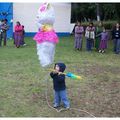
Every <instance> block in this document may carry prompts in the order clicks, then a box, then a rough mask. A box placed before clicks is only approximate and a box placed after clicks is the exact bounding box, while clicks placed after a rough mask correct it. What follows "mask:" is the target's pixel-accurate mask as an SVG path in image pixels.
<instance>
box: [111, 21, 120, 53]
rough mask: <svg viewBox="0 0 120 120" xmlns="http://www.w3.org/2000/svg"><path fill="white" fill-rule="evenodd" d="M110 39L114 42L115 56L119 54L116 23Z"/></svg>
mask: <svg viewBox="0 0 120 120" xmlns="http://www.w3.org/2000/svg"><path fill="white" fill-rule="evenodd" d="M112 38H113V41H114V52H115V54H119V53H120V24H119V23H116V26H115V28H114V29H113V31H112Z"/></svg>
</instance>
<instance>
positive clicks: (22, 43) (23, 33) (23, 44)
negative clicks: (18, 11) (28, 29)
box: [20, 25, 26, 46]
mask: <svg viewBox="0 0 120 120" xmlns="http://www.w3.org/2000/svg"><path fill="white" fill-rule="evenodd" d="M22 28H23V31H22V39H21V43H20V44H21V45H22V46H26V44H25V41H24V37H25V29H24V25H22Z"/></svg>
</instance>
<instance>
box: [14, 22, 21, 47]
mask: <svg viewBox="0 0 120 120" xmlns="http://www.w3.org/2000/svg"><path fill="white" fill-rule="evenodd" d="M14 29H15V33H14V43H15V46H16V47H17V48H19V47H20V43H21V40H22V32H23V28H22V25H21V24H20V22H19V21H17V22H16V25H15V28H14Z"/></svg>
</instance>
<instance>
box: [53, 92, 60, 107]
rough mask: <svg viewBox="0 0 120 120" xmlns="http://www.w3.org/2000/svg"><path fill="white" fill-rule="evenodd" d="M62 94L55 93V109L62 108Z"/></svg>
mask: <svg viewBox="0 0 120 120" xmlns="http://www.w3.org/2000/svg"><path fill="white" fill-rule="evenodd" d="M60 101H61V100H60V93H59V92H58V91H54V107H59V106H60Z"/></svg>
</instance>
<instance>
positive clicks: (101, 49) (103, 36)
mask: <svg viewBox="0 0 120 120" xmlns="http://www.w3.org/2000/svg"><path fill="white" fill-rule="evenodd" d="M99 35H100V36H101V39H100V46H99V53H104V52H105V49H106V48H107V41H108V38H109V36H108V32H106V29H105V27H103V32H101V33H100V34H99ZM99 35H98V36H99Z"/></svg>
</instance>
